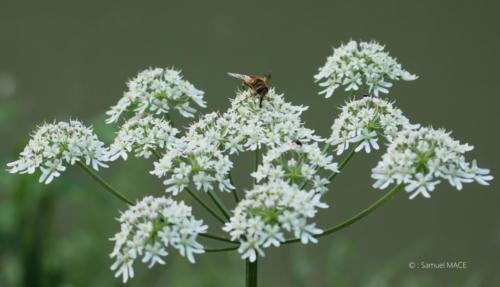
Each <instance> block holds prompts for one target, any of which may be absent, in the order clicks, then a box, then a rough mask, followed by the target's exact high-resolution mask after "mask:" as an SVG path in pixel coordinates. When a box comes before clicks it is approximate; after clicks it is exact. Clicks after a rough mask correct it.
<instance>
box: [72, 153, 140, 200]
mask: <svg viewBox="0 0 500 287" xmlns="http://www.w3.org/2000/svg"><path fill="white" fill-rule="evenodd" d="M77 163H78V165H79V166H80V167H81V168H82V169H83V171H84V172H85V173H86V174H87V175H89V176H90V177H91V178H92V179H94V180H95V181H97V182H98V183H99V184H100V185H101V186H102V187H104V189H105V190H106V191H108V192H109V193H111V194H112V195H114V196H115V197H116V198H118V199H120V200H121V201H122V202H124V203H126V204H128V205H134V203H133V202H132V201H131V200H130V199H128V198H127V197H125V195H123V194H121V193H120V192H119V191H117V190H116V189H114V188H113V187H112V186H111V185H110V184H109V183H107V182H106V181H105V180H104V179H103V178H102V177H100V176H99V175H98V174H97V173H95V172H94V171H93V170H91V169H90V168H89V167H88V166H87V165H85V164H83V163H82V162H80V161H77Z"/></svg>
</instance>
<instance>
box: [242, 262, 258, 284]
mask: <svg viewBox="0 0 500 287" xmlns="http://www.w3.org/2000/svg"><path fill="white" fill-rule="evenodd" d="M245 270H246V280H245V287H257V259H255V261H254V262H250V260H247V261H246V263H245Z"/></svg>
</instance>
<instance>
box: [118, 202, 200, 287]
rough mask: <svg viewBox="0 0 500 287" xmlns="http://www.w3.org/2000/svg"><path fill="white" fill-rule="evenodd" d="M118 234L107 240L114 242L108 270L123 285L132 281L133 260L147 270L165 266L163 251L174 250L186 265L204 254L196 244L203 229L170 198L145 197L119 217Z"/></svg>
mask: <svg viewBox="0 0 500 287" xmlns="http://www.w3.org/2000/svg"><path fill="white" fill-rule="evenodd" d="M119 221H120V225H121V230H120V232H118V233H117V234H115V236H114V237H113V238H112V239H111V240H112V241H114V242H115V246H114V249H113V252H112V253H111V255H110V256H111V258H114V259H115V262H114V263H113V265H112V266H111V269H112V270H115V271H116V273H115V276H116V277H118V276H122V279H123V282H127V280H128V279H129V278H132V277H134V268H133V264H134V261H135V260H136V259H141V258H142V262H143V263H147V264H148V267H150V268H151V267H153V266H154V265H155V264H157V263H158V264H165V261H164V260H163V259H164V258H165V256H167V255H168V252H167V248H168V247H172V248H173V249H177V250H178V251H179V253H180V254H181V255H182V256H185V257H187V259H188V260H189V262H191V263H194V262H195V259H194V254H200V253H204V252H205V251H204V249H203V246H202V245H201V244H200V243H198V242H197V241H196V239H197V237H198V235H199V234H200V233H205V232H206V230H207V226H206V225H203V221H201V220H196V219H195V218H194V217H193V215H192V214H191V207H189V206H187V205H185V204H184V203H183V202H177V201H174V200H172V199H170V198H165V197H159V198H155V197H152V196H147V197H145V198H144V199H142V200H141V201H140V202H138V203H137V204H136V205H134V206H131V207H130V208H129V209H128V210H127V211H125V212H124V213H122V214H121V216H120V218H119Z"/></svg>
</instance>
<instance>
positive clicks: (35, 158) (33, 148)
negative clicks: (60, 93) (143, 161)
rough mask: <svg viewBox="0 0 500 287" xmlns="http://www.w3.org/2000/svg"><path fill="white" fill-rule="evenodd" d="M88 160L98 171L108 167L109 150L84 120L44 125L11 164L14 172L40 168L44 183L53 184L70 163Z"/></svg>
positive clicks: (28, 171) (27, 171) (32, 170)
mask: <svg viewBox="0 0 500 287" xmlns="http://www.w3.org/2000/svg"><path fill="white" fill-rule="evenodd" d="M76 161H82V162H83V161H84V162H85V164H87V165H89V166H92V168H94V169H95V170H99V167H107V165H106V164H104V162H106V161H108V150H107V148H105V147H104V143H102V142H101V141H99V139H98V138H97V136H96V135H95V134H94V132H93V131H92V128H90V127H86V126H84V125H83V124H82V123H81V122H80V121H76V120H72V121H69V122H58V123H53V124H43V125H42V126H40V127H39V128H38V129H37V130H36V131H35V133H34V134H33V136H32V137H31V139H30V141H29V142H28V145H27V146H26V147H25V148H24V150H23V151H22V152H21V154H20V157H19V159H18V160H16V161H14V162H11V163H9V164H8V167H10V169H9V171H10V172H11V173H29V174H32V173H34V172H35V171H36V169H38V168H39V169H40V170H41V172H42V175H41V176H40V182H44V183H46V184H49V183H50V182H51V181H52V180H53V179H54V178H55V177H58V176H59V175H61V172H63V171H65V170H66V166H65V163H66V164H70V165H73V164H75V162H76Z"/></svg>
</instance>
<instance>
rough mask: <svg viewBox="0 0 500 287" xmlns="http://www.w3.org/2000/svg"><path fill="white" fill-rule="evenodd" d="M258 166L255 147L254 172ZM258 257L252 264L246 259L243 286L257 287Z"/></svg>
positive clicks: (258, 150) (257, 154)
mask: <svg viewBox="0 0 500 287" xmlns="http://www.w3.org/2000/svg"><path fill="white" fill-rule="evenodd" d="M259 164H260V149H259V148H258V147H257V149H256V150H255V167H254V169H255V171H257V168H258V167H259ZM258 259H259V258H258V256H257V258H256V259H255V261H254V262H251V261H250V260H248V259H247V261H246V263H245V273H246V276H245V286H246V287H257V264H258Z"/></svg>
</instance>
